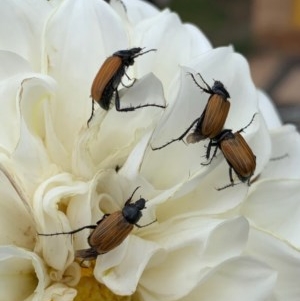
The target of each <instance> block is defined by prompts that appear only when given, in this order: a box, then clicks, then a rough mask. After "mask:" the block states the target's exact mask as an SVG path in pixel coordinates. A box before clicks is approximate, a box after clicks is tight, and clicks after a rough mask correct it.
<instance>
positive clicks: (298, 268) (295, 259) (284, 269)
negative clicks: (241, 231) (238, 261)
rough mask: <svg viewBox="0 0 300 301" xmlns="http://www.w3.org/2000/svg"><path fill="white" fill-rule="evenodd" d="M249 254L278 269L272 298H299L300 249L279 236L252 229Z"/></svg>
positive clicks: (248, 247)
mask: <svg viewBox="0 0 300 301" xmlns="http://www.w3.org/2000/svg"><path fill="white" fill-rule="evenodd" d="M247 254H249V255H250V256H252V257H255V258H256V259H258V260H260V261H261V262H264V263H265V264H267V265H268V266H269V267H270V268H272V269H273V270H274V271H277V274H278V275H277V279H276V285H275V286H274V289H273V292H272V299H271V300H278V301H286V300H295V301H296V300H299V298H300V287H299V281H298V279H299V277H300V255H299V251H298V250H296V249H294V248H292V247H291V246H290V245H288V244H287V243H285V242H284V241H282V240H280V239H278V238H277V237H274V236H272V235H270V234H268V233H264V232H261V231H258V230H254V229H252V230H251V231H250V235H249V240H248V244H247Z"/></svg>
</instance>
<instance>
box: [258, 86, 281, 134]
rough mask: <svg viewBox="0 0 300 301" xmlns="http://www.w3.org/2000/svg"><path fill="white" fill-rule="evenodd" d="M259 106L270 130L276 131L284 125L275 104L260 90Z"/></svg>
mask: <svg viewBox="0 0 300 301" xmlns="http://www.w3.org/2000/svg"><path fill="white" fill-rule="evenodd" d="M258 105H259V109H260V112H261V113H262V115H263V116H264V119H265V121H266V124H267V126H268V129H270V130H271V129H276V128H278V127H280V126H281V125H282V121H281V119H280V116H279V114H278V112H277V110H276V107H275V105H274V103H272V101H271V99H270V98H269V97H268V96H267V94H265V93H264V92H263V91H261V90H258Z"/></svg>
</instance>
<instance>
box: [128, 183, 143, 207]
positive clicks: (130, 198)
mask: <svg viewBox="0 0 300 301" xmlns="http://www.w3.org/2000/svg"><path fill="white" fill-rule="evenodd" d="M139 188H141V186H138V187H137V188H136V189H134V191H133V193H132V194H131V196H130V197H129V199H128V200H127V201H126V203H125V204H128V203H130V201H131V200H132V198H133V196H134V194H135V193H136V191H137V190H138V189H139Z"/></svg>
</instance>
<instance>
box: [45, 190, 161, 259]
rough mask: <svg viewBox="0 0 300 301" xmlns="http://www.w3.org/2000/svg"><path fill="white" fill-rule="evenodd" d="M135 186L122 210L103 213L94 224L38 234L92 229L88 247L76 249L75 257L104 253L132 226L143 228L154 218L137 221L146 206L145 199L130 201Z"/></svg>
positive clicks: (120, 239)
mask: <svg viewBox="0 0 300 301" xmlns="http://www.w3.org/2000/svg"><path fill="white" fill-rule="evenodd" d="M138 188H139V187H137V188H136V189H135V190H134V191H133V193H132V195H131V196H130V198H129V199H128V200H127V201H126V203H125V205H124V207H123V209H122V210H119V211H116V212H114V213H112V214H105V215H104V216H103V217H102V219H101V220H99V221H98V222H97V224H96V225H89V226H84V227H81V228H79V229H76V230H73V231H70V232H60V233H52V234H40V233H39V235H41V236H54V235H61V234H74V233H77V232H79V231H82V230H84V229H92V230H93V231H92V232H91V233H90V235H89V237H88V243H89V245H90V248H88V249H82V250H78V251H76V253H75V256H76V257H79V258H82V259H83V260H93V259H95V258H96V257H97V256H98V255H100V254H105V253H107V252H109V251H111V250H112V249H114V248H116V247H117V246H119V245H120V244H121V243H122V242H123V241H124V240H125V238H126V237H127V236H128V235H129V233H130V232H131V231H132V229H133V227H134V226H137V227H138V228H143V227H146V226H149V225H151V224H153V223H154V222H155V221H156V220H154V221H152V222H151V223H149V224H146V225H142V226H140V225H139V224H138V221H139V220H140V218H141V217H142V210H143V209H145V208H146V206H145V204H146V200H145V199H143V198H140V199H139V200H137V201H136V202H135V203H130V202H131V200H132V197H133V195H134V193H135V192H136V191H137V189H138Z"/></svg>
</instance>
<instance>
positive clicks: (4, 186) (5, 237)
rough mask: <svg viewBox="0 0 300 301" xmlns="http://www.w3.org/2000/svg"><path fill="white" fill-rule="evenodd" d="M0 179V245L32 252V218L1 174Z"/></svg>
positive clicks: (33, 228) (33, 226) (33, 230)
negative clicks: (13, 245) (11, 245)
mask: <svg viewBox="0 0 300 301" xmlns="http://www.w3.org/2000/svg"><path fill="white" fill-rule="evenodd" d="M0 177H1V188H0V195H1V198H0V228H1V229H2V231H0V245H8V244H15V245H16V246H19V247H24V248H27V249H31V250H32V249H33V247H34V244H35V242H34V238H35V235H36V233H35V225H34V221H33V217H32V216H30V215H29V214H28V212H27V211H26V208H25V207H24V205H23V203H22V202H21V200H20V198H19V196H18V195H17V192H16V191H15V189H14V188H13V187H12V185H11V183H10V182H9V181H8V180H7V178H6V177H5V176H4V175H3V174H2V173H1V176H0Z"/></svg>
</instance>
